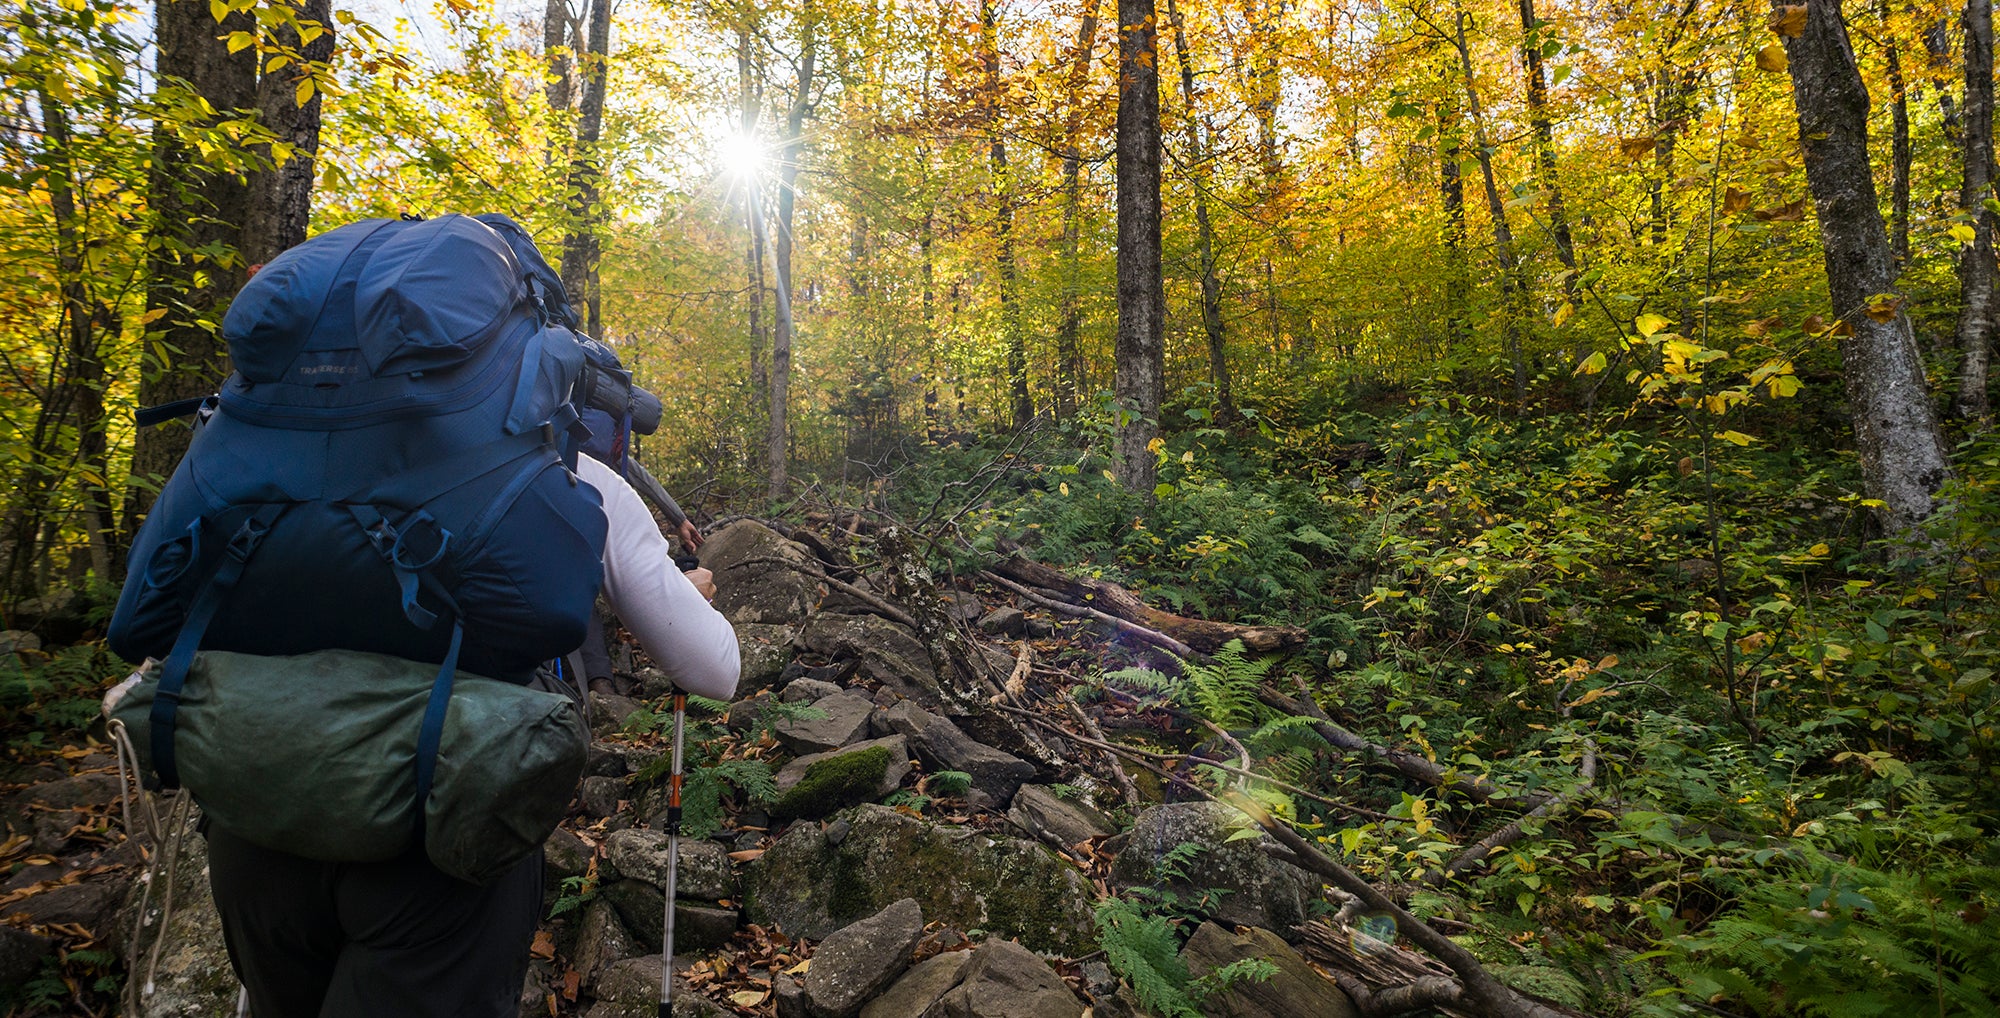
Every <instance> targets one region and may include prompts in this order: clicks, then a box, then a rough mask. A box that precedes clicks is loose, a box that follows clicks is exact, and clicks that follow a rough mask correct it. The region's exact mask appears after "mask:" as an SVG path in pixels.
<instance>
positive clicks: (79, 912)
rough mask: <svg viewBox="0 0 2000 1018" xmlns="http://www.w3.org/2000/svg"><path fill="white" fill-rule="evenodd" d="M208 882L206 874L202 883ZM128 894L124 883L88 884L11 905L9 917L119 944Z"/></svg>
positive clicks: (41, 893)
mask: <svg viewBox="0 0 2000 1018" xmlns="http://www.w3.org/2000/svg"><path fill="white" fill-rule="evenodd" d="M207 882H208V881H207V878H206V875H205V874H204V875H203V878H202V883H203V884H206V883H207ZM203 890H204V891H206V890H207V888H206V887H204V888H203ZM125 893H126V887H125V885H124V884H123V883H122V882H120V881H112V880H84V881H80V882H78V883H74V884H63V885H61V886H58V887H51V888H49V889H47V890H45V891H37V892H35V893H33V894H30V895H28V896H27V897H25V898H22V899H21V900H20V901H16V902H13V903H12V904H9V905H8V906H7V914H8V915H10V916H14V915H25V916H27V917H28V922H30V923H33V924H37V925H42V926H58V925H61V926H68V925H75V926H81V927H83V928H84V929H86V930H89V931H90V932H91V933H93V934H95V935H96V936H97V937H98V938H99V939H103V940H116V939H117V938H118V937H119V936H120V934H121V932H122V931H121V930H120V929H118V928H117V927H118V926H119V923H118V912H119V909H120V906H122V905H123V903H124V900H125ZM178 907H179V906H178V904H177V905H176V908H178Z"/></svg>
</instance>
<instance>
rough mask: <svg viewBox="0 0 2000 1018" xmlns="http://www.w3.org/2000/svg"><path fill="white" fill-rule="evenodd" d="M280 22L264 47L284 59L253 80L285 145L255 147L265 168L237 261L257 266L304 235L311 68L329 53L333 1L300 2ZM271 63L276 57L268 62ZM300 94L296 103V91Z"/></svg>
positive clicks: (316, 101) (311, 148)
mask: <svg viewBox="0 0 2000 1018" xmlns="http://www.w3.org/2000/svg"><path fill="white" fill-rule="evenodd" d="M291 14H292V17H291V19H289V20H288V21H283V22H279V24H278V27H277V29H276V30H275V32H273V33H272V34H273V38H271V39H270V40H269V41H268V43H267V47H266V48H267V49H270V50H275V51H277V52H278V53H279V54H280V55H282V56H284V57H285V61H284V64H283V66H281V67H280V68H278V69H277V70H267V71H266V72H265V73H264V74H263V75H262V76H261V77H260V78H259V79H258V81H257V109H258V111H259V114H260V115H261V117H262V121H263V124H264V126H265V127H266V128H268V129H269V130H270V131H271V133H272V135H273V137H274V139H275V140H276V141H278V142H281V143H283V144H285V145H287V146H289V147H290V151H289V153H286V154H284V155H283V156H282V157H281V156H280V155H279V154H278V153H275V152H272V151H271V147H270V146H268V145H266V146H261V147H262V149H263V150H264V151H265V152H266V153H267V154H268V155H269V157H270V160H271V163H272V165H271V167H270V168H269V169H265V170H260V171H258V172H257V173H255V174H253V175H252V176H251V178H250V206H249V212H248V213H247V219H246V221H245V222H244V224H243V260H244V261H246V262H248V263H250V264H252V265H257V264H261V263H263V262H267V261H270V260H271V259H272V258H275V257H277V256H278V254H279V253H280V252H282V251H284V250H285V249H286V248H288V247H291V246H293V245H295V244H298V243H301V242H303V241H304V240H305V239H306V224H307V223H308V222H309V221H310V220H311V218H312V190H313V177H314V170H315V167H316V165H317V164H316V162H315V160H316V158H317V157H318V155H319V128H320V91H319V89H318V88H317V87H316V86H315V85H313V84H308V83H309V82H312V81H313V72H314V71H315V70H322V69H324V67H325V65H326V62H327V61H328V60H329V59H331V58H332V57H333V44H334V32H333V0H301V2H299V3H298V4H297V5H296V6H294V7H293V8H292V9H291ZM271 62H272V63H275V62H277V61H271ZM301 95H303V96H305V101H304V102H300V101H299V97H300V96H301Z"/></svg>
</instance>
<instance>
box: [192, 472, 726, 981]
mask: <svg viewBox="0 0 2000 1018" xmlns="http://www.w3.org/2000/svg"><path fill="white" fill-rule="evenodd" d="M577 466H578V469H577V476H578V477H580V478H581V479H582V480H583V481H584V482H585V483H588V484H589V485H590V486H591V487H593V488H596V489H597V491H598V493H599V494H601V495H602V496H603V498H604V515H605V520H606V522H607V523H608V524H609V530H608V535H607V539H606V542H605V548H604V594H605V597H606V599H607V600H609V601H610V602H611V605H612V608H613V609H614V610H615V611H616V612H617V613H618V616H619V618H620V619H621V620H623V621H624V623H625V626H626V628H628V629H630V630H631V631H632V634H633V635H634V636H635V637H637V638H638V641H639V644H640V646H641V647H643V648H644V649H645V651H646V653H647V654H648V655H649V656H650V657H652V659H653V660H654V661H655V662H656V663H658V664H659V666H660V667H661V668H663V669H665V670H666V672H667V673H668V674H669V675H671V676H672V677H673V679H674V681H675V683H676V684H678V685H679V686H680V687H681V688H682V689H685V690H687V691H688V692H690V693H694V694H697V695H700V696H706V697H710V698H713V699H717V700H727V699H729V698H731V697H732V696H734V695H735V692H736V680H737V676H738V671H739V668H740V662H739V657H738V653H739V652H738V648H737V643H736V634H735V631H734V630H733V629H732V628H731V627H730V625H729V622H728V620H727V619H724V618H723V617H722V615H720V614H719V613H717V612H716V611H715V609H714V608H713V607H711V606H710V605H709V604H708V601H707V598H709V597H712V596H713V595H714V592H715V587H714V584H713V582H712V581H711V580H710V579H709V577H708V576H707V575H706V574H707V572H708V571H707V570H705V569H704V570H698V571H696V572H694V573H689V574H683V573H682V572H681V571H680V570H679V569H677V568H675V567H674V564H673V560H672V557H671V556H670V555H669V549H668V547H667V542H666V539H665V538H664V537H662V536H661V534H660V532H659V529H658V527H657V525H656V524H655V523H654V520H653V516H652V514H651V513H650V512H648V511H647V510H646V506H645V504H644V503H643V502H641V501H640V499H639V496H638V493H637V492H635V491H633V489H632V487H631V486H630V485H628V484H626V483H625V482H624V481H623V480H621V479H619V477H618V476H617V474H616V473H615V472H613V471H612V470H611V468H609V467H607V466H605V465H604V464H602V463H599V462H598V461H596V460H594V459H592V458H590V457H588V456H584V457H580V458H579V459H578V462H577ZM208 847H209V880H210V885H211V886H212V887H213V889H214V892H215V902H216V907H217V910H218V911H219V912H220V913H221V915H222V924H223V935H224V939H225V940H226V941H227V943H228V947H229V957H230V961H231V962H232V963H233V965H234V966H235V968H236V970H237V975H238V976H239V978H241V979H242V981H243V985H244V986H245V987H247V988H248V989H249V992H250V1012H251V1014H253V1015H255V1016H256V1018H315V1016H318V1018H376V1016H382V1015H397V1016H400V1018H430V1016H436V1018H458V1016H464V1018H486V1016H489V1015H490V1016H493V1018H501V1016H509V1018H511V1016H512V1015H514V1014H515V1013H516V1011H517V1009H518V1005H519V998H520V993H521V982H522V979H523V978H524V977H525V975H526V973H527V968H528V944H529V941H530V940H532V939H533V937H534V934H535V927H536V923H537V921H538V920H539V918H540V916H541V906H542V887H543V878H542V858H541V853H539V852H535V853H532V854H530V855H529V856H528V857H527V858H526V859H523V860H522V861H521V862H520V863H519V864H518V865H517V867H516V868H515V869H514V870H513V871H512V872H510V873H508V874H507V875H505V876H503V877H501V878H500V879H499V880H497V881H495V882H494V883H493V884H491V885H489V886H486V887H478V886H475V885H472V884H468V883H465V882H463V881H459V880H454V879H452V878H450V877H447V876H445V875H444V874H442V873H440V872H438V871H437V870H436V869H435V868H434V867H432V866H431V864H430V862H429V861H428V860H426V859H425V858H424V857H423V855H422V853H421V852H418V853H413V854H412V855H410V856H409V857H407V858H403V859H396V860H391V861H389V862H381V863H323V862H315V861H313V860H309V859H301V858H299V857H297V856H289V855H285V854H283V853H278V852H273V851H270V850H268V849H264V848H259V847H258V846H256V845H253V844H250V843H249V842H247V841H244V840H243V839H241V838H238V837H236V836H234V835H231V834H229V833H228V832H227V831H224V830H222V829H221V828H220V827H211V828H210V829H209V831H208Z"/></svg>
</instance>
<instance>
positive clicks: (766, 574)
mask: <svg viewBox="0 0 2000 1018" xmlns="http://www.w3.org/2000/svg"><path fill="white" fill-rule="evenodd" d="M700 558H701V564H702V566H703V567H705V568H707V569H708V570H709V571H710V572H713V573H714V574H715V610H716V611H719V612H721V613H722V614H723V616H724V617H726V618H728V619H729V621H731V622H739V623H740V622H755V623H764V624H767V625H779V626H793V625H797V624H798V623H800V622H802V621H804V620H805V618H806V617H807V616H808V615H811V614H812V612H813V609H814V607H815V606H816V605H818V604H819V599H820V589H819V581H818V580H817V579H815V578H813V577H812V576H811V575H809V573H807V572H804V571H802V570H810V569H812V568H813V566H812V564H811V562H812V553H811V552H809V551H807V550H806V548H805V546H804V545H801V544H799V543H798V542H796V541H788V540H786V539H785V538H784V537H782V536H780V535H779V534H778V532H777V531H775V530H772V529H771V528H769V527H767V526H765V525H763V524H762V523H758V522H756V521H755V520H738V521H736V522H735V523H732V524H730V525H728V526H726V527H723V528H722V529H721V530H718V531H716V532H715V533H714V534H713V535H711V536H710V537H709V539H708V540H707V541H705V542H703V543H702V546H701V552H700ZM771 559H777V560H781V561H775V562H774V561H769V560H771ZM784 563H795V564H796V565H797V566H798V568H794V567H793V566H792V565H786V564H784Z"/></svg>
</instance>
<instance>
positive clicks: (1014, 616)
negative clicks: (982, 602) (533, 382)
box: [979, 605, 1028, 636]
mask: <svg viewBox="0 0 2000 1018" xmlns="http://www.w3.org/2000/svg"><path fill="white" fill-rule="evenodd" d="M979 631H980V632H982V633H985V634H986V635H988V636H1020V635H1021V634H1023V633H1026V632H1027V631H1028V615H1027V613H1026V612H1023V611H1022V610H1021V609H1019V608H1013V607H1008V606H1005V605H1003V606H1001V607H999V608H995V609H993V610H992V611H990V612H987V613H986V614H985V616H984V617H982V618H981V619H980V620H979Z"/></svg>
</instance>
